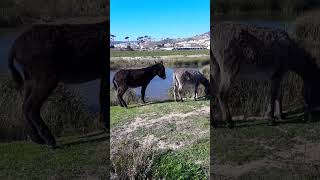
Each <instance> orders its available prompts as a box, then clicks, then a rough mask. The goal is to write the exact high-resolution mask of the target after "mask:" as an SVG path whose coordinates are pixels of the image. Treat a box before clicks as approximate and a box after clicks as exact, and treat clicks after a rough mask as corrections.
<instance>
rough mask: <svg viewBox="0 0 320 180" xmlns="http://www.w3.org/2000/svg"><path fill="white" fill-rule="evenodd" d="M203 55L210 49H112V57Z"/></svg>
mask: <svg viewBox="0 0 320 180" xmlns="http://www.w3.org/2000/svg"><path fill="white" fill-rule="evenodd" d="M199 54H200V55H201V54H209V50H207V49H205V50H179V51H159V50H155V51H117V50H113V49H110V57H143V56H172V55H183V56H187V55H199Z"/></svg>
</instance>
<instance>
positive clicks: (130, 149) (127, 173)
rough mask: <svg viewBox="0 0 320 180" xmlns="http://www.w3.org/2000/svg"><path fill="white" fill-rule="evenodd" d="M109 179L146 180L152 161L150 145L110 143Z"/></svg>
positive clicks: (151, 147) (124, 142) (152, 152)
mask: <svg viewBox="0 0 320 180" xmlns="http://www.w3.org/2000/svg"><path fill="white" fill-rule="evenodd" d="M111 147H113V148H112V151H111V166H112V172H111V179H147V178H149V177H150V176H151V167H152V164H153V159H154V150H153V146H152V145H149V144H147V145H141V144H139V143H138V142H133V141H121V142H116V141H111Z"/></svg>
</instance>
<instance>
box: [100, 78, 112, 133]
mask: <svg viewBox="0 0 320 180" xmlns="http://www.w3.org/2000/svg"><path fill="white" fill-rule="evenodd" d="M107 82H108V81H107V78H106V76H104V77H103V78H101V82H100V97H99V100H100V121H101V122H103V128H104V130H105V131H108V130H109V129H110V123H109V118H108V102H109V96H108V91H107V90H108V87H107Z"/></svg>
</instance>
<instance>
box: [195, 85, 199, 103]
mask: <svg viewBox="0 0 320 180" xmlns="http://www.w3.org/2000/svg"><path fill="white" fill-rule="evenodd" d="M198 87H199V83H197V84H196V85H195V87H194V100H195V101H196V100H197V98H198Z"/></svg>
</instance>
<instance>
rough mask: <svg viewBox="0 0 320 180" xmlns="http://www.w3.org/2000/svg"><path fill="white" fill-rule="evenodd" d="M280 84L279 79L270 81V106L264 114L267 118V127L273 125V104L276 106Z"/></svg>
mask: <svg viewBox="0 0 320 180" xmlns="http://www.w3.org/2000/svg"><path fill="white" fill-rule="evenodd" d="M280 82H281V79H279V78H276V79H272V80H271V88H270V104H269V107H268V111H267V113H266V116H267V118H268V125H270V126H271V125H275V116H274V113H275V104H276V100H277V98H278V96H279V91H280ZM278 101H279V100H278ZM279 111H280V103H279Z"/></svg>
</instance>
